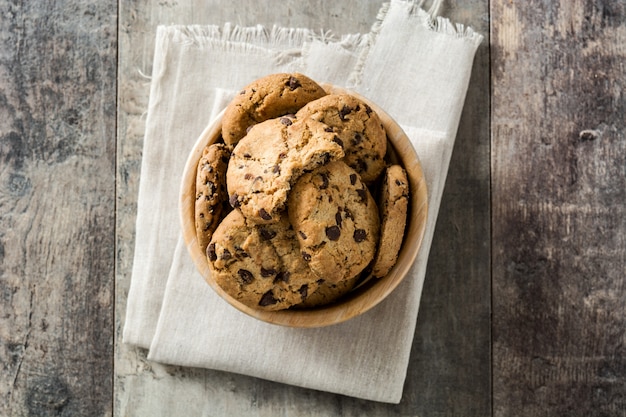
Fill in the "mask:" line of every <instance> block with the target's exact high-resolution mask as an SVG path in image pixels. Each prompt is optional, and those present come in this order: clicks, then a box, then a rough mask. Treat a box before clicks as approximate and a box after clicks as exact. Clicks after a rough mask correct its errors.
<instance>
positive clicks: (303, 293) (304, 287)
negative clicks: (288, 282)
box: [298, 284, 309, 300]
mask: <svg viewBox="0 0 626 417" xmlns="http://www.w3.org/2000/svg"><path fill="white" fill-rule="evenodd" d="M298 292H299V293H300V296H301V297H302V299H303V300H304V299H305V298H306V297H307V295H309V286H308V285H307V284H304V285H302V286H301V287H300V289H299V290H298Z"/></svg>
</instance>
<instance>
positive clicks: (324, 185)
mask: <svg viewBox="0 0 626 417" xmlns="http://www.w3.org/2000/svg"><path fill="white" fill-rule="evenodd" d="M320 177H321V178H322V184H321V185H320V190H325V189H327V188H328V174H326V173H325V172H322V173H320Z"/></svg>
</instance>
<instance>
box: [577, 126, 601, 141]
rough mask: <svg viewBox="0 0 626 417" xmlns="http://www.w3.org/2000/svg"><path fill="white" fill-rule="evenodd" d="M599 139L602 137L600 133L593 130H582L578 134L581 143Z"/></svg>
mask: <svg viewBox="0 0 626 417" xmlns="http://www.w3.org/2000/svg"><path fill="white" fill-rule="evenodd" d="M598 137H600V132H599V131H597V130H591V129H586V130H581V131H580V133H579V134H578V139H579V140H580V141H581V142H590V141H592V140H596V139H598Z"/></svg>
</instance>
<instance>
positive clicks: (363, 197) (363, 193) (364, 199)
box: [356, 188, 367, 205]
mask: <svg viewBox="0 0 626 417" xmlns="http://www.w3.org/2000/svg"><path fill="white" fill-rule="evenodd" d="M356 193H357V194H358V195H359V198H360V199H361V203H365V205H367V189H366V188H361V189H360V190H356Z"/></svg>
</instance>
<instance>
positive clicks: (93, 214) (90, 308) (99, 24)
mask: <svg viewBox="0 0 626 417" xmlns="http://www.w3.org/2000/svg"><path fill="white" fill-rule="evenodd" d="M0 10H2V12H1V13H2V18H0V160H1V161H2V162H1V163H0V297H1V300H2V301H1V302H0V317H1V320H2V324H1V325H0V363H1V364H2V372H0V415H6V416H8V415H11V416H23V415H38V416H45V415H64V416H85V415H110V414H111V412H112V407H111V405H112V384H111V379H112V378H111V374H112V370H111V362H112V354H113V310H112V308H113V292H114V291H113V288H114V236H115V235H114V232H115V231H114V226H115V223H114V212H115V211H114V208H115V197H114V196H115V188H114V187H115V128H114V127H115V112H116V109H115V97H116V94H115V76H116V51H117V35H116V20H117V19H116V16H117V5H116V2H115V1H79V0H76V1H58V2H12V1H5V0H0Z"/></svg>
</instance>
